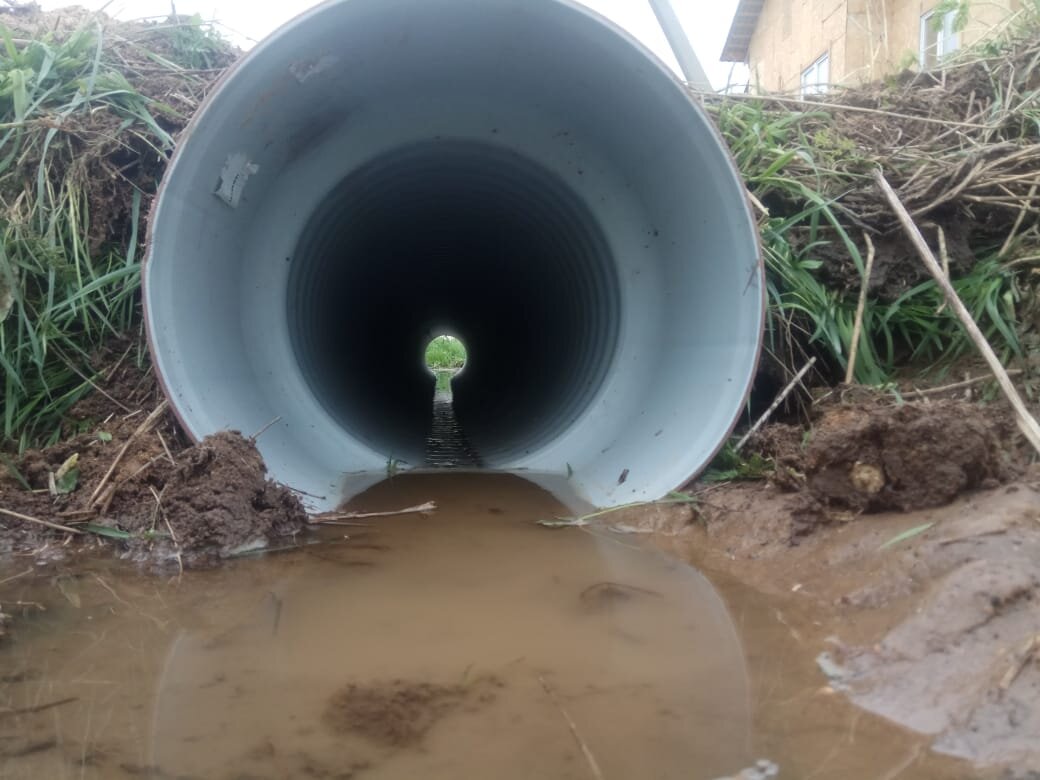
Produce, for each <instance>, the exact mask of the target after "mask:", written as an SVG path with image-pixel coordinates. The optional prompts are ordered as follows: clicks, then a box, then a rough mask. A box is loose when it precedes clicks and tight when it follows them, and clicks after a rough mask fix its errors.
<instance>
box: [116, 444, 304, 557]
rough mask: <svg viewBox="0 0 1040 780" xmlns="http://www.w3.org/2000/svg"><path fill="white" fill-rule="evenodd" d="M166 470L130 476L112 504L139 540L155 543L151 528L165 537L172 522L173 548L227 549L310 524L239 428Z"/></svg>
mask: <svg viewBox="0 0 1040 780" xmlns="http://www.w3.org/2000/svg"><path fill="white" fill-rule="evenodd" d="M166 465H169V464H168V462H166ZM161 472H162V473H159V474H156V473H155V472H153V473H152V476H151V477H148V478H145V479H143V480H133V481H131V483H130V484H128V485H127V487H126V488H125V489H123V490H122V491H120V493H119V494H118V496H117V497H116V498H115V499H114V500H113V502H112V504H111V505H110V507H109V510H108V516H109V517H110V518H112V519H111V520H109V521H108V522H112V523H113V525H114V526H116V527H118V528H120V529H122V530H125V531H127V532H129V533H130V534H132V536H133V537H134V539H135V541H136V544H137V546H141V545H142V544H151V543H152V540H150V539H148V536H149V535H151V536H154V535H155V534H156V533H158V534H159V536H160V537H161V536H162V530H163V528H164V527H165V528H166V529H167V531H168V533H169V534H170V538H169V539H168V540H166V541H167V542H168V544H166V545H164V547H166V548H167V551H168V552H169V553H173V554H176V552H177V551H208V552H216V553H218V554H220V555H227V554H229V553H234V552H236V551H241V550H246V549H251V548H262V547H265V546H267V543H268V541H269V540H271V539H276V538H282V537H288V536H292V535H294V534H297V533H299V532H300V531H301V530H303V529H304V528H305V527H306V525H307V515H306V513H305V512H304V511H303V507H302V506H301V505H300V501H299V499H298V498H297V497H296V496H295V495H294V494H293V493H292V492H290V491H289V490H288V488H285V487H283V486H282V485H278V484H276V483H274V482H272V481H271V480H269V479H267V478H266V472H267V469H266V467H265V466H264V462H263V459H262V458H261V457H260V453H259V452H258V451H257V449H256V445H255V444H254V442H252V441H250V440H249V439H245V438H243V437H242V435H241V434H239V433H237V432H235V431H222V432H221V433H217V434H215V435H213V436H208V437H206V438H205V439H203V440H202V442H200V443H199V444H198V445H196V446H194V447H191V448H189V449H187V450H185V451H184V452H183V453H181V454H180V455H179V456H178V458H177V460H176V465H175V466H171V467H170V468H169V469H166V468H163V469H162V470H161Z"/></svg>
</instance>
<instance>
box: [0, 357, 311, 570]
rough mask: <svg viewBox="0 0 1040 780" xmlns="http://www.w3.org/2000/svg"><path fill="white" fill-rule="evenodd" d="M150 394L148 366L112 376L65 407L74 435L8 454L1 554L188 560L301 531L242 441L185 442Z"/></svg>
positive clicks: (299, 511) (1, 497) (290, 505)
mask: <svg viewBox="0 0 1040 780" xmlns="http://www.w3.org/2000/svg"><path fill="white" fill-rule="evenodd" d="M117 368H118V366H117ZM157 395H158V394H157V391H156V389H155V385H154V380H153V378H152V377H151V375H150V374H148V373H141V372H140V371H137V370H136V369H133V368H132V367H131V368H127V369H123V370H120V371H119V372H113V375H112V376H111V377H110V381H109V383H108V386H107V388H102V391H101V392H99V393H97V394H94V395H92V396H90V397H89V398H87V399H85V401H84V402H82V403H81V404H80V405H79V406H77V407H76V408H75V409H74V417H73V421H72V422H71V423H70V424H71V425H73V426H75V427H76V428H78V429H79V430H81V431H83V432H81V433H78V434H76V435H73V436H71V437H70V438H68V439H66V440H65V441H62V442H60V443H58V444H56V445H54V446H51V447H48V448H46V449H43V450H29V451H27V452H26V453H25V454H24V455H23V456H22V457H20V458H8V463H9V465H8V466H7V468H2V469H0V509H2V510H6V513H3V514H0V553H31V554H33V555H35V556H36V557H37V558H38V559H42V560H48V559H53V558H63V557H66V556H69V555H74V554H77V553H81V552H85V551H89V550H92V549H94V548H97V547H101V546H105V547H109V548H112V549H114V550H115V551H116V552H117V553H120V554H124V555H127V556H129V557H131V558H133V559H134V560H137V561H141V562H149V563H158V564H164V563H165V564H170V565H174V566H190V565H196V564H202V563H205V562H207V561H212V560H213V559H219V558H223V557H227V556H229V555H235V554H239V553H242V552H244V551H248V550H250V549H256V548H262V547H264V546H267V545H269V544H271V543H272V542H273V541H274V540H281V539H286V538H292V537H293V536H294V535H296V534H298V533H299V532H301V531H302V530H303V529H304V528H306V526H307V516H306V513H305V512H304V510H303V507H302V505H301V503H300V501H299V499H298V498H297V496H296V495H295V494H293V493H292V492H291V491H289V490H288V489H287V488H285V487H283V486H281V485H278V484H276V483H274V482H272V481H270V480H268V479H267V476H266V467H265V466H264V463H263V459H262V458H261V457H260V454H259V452H258V451H257V449H256V446H255V442H254V441H253V440H252V439H250V438H246V437H243V436H242V435H241V434H239V433H238V432H235V431H224V432H221V433H218V434H216V435H214V436H210V437H208V438H206V439H205V440H203V441H202V442H200V443H198V444H191V443H190V442H189V441H188V440H187V439H186V438H185V437H184V435H183V434H182V433H181V431H180V429H179V428H178V426H177V424H176V422H175V421H174V420H173V417H172V415H171V414H169V413H168V412H167V411H166V405H165V404H164V403H162V402H160V401H159V399H158V397H157ZM73 541H74V542H79V543H78V544H71V543H70V542H73Z"/></svg>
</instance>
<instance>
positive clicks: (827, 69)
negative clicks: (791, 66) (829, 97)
mask: <svg viewBox="0 0 1040 780" xmlns="http://www.w3.org/2000/svg"><path fill="white" fill-rule="evenodd" d="M830 79H831V53H830V52H829V51H828V52H824V53H823V54H822V55H821V56H820V57H817V58H816V60H815V61H814V62H813V63H812V65H810V66H809V67H808V68H806V69H805V70H803V71H802V78H801V81H800V86H801V89H800V90H799V94H800V95H801V96H802V97H803V98H806V97H812V96H813V95H823V94H826V92H827V90H828V89H829V87H830Z"/></svg>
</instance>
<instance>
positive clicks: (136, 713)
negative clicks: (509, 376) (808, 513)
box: [0, 473, 972, 780]
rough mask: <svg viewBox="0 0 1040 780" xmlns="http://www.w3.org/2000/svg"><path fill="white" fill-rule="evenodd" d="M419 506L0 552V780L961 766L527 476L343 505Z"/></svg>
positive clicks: (476, 478) (746, 614) (450, 478)
mask: <svg viewBox="0 0 1040 780" xmlns="http://www.w3.org/2000/svg"><path fill="white" fill-rule="evenodd" d="M430 500H433V501H436V502H437V504H438V510H437V511H436V512H435V513H433V514H431V515H428V516H406V517H391V518H385V519H380V520H372V521H368V522H369V525H366V526H338V527H329V528H325V529H323V530H322V532H321V535H320V537H319V538H320V541H321V543H309V544H307V545H306V546H304V547H302V548H301V549H299V550H296V551H291V552H284V553H280V554H268V555H265V556H263V557H258V558H255V559H243V560H239V561H235V562H233V563H231V564H228V565H226V566H224V567H222V568H220V569H217V570H212V571H204V572H192V573H188V574H185V575H184V576H182V577H167V578H156V577H154V576H149V575H144V574H140V573H136V572H134V571H133V570H131V569H130V568H129V567H128V566H127V565H126V564H113V563H112V562H110V561H101V560H97V561H93V562H88V563H86V564H85V563H84V562H82V561H77V562H76V564H75V566H74V567H73V566H69V568H68V570H67V571H63V570H62V569H61V568H60V567H58V568H48V569H47V570H45V571H40V572H35V573H28V574H24V576H19V575H22V574H23V572H25V571H30V572H31V571H32V569H33V567H32V565H31V563H30V562H26V561H17V560H16V561H13V562H7V563H4V564H3V565H0V582H3V581H4V580H5V579H7V578H9V577H16V579H13V580H10V581H8V582H6V583H5V584H3V585H0V600H2V603H3V605H4V611H6V612H9V613H10V612H15V613H16V616H17V618H18V619H17V622H16V623H15V625H14V626H13V629H12V633H11V635H10V636H8V637H6V638H5V639H4V640H3V642H0V684H2V691H0V776H2V777H25V778H30V777H32V778H52V777H53V778H62V777H69V778H73V777H75V778H80V777H83V778H120V777H151V778H169V777H192V778H286V777H317V778H372V779H373V780H377V779H379V778H430V779H431V780H438V779H439V778H453V779H454V778H470V777H472V778H484V777H495V778H507V779H508V778H533V777H538V778H543V777H544V778H585V779H587V778H596V777H597V776H602V777H604V778H608V779H609V780H613V779H614V778H651V777H653V778H686V779H688V780H690V779H692V780H699V779H701V778H704V779H705V780H710V778H714V777H718V776H721V775H726V774H733V773H736V772H737V771H739V770H740V769H741V768H743V767H746V766H749V765H751V764H753V763H754V761H755V760H756V759H759V758H763V757H765V758H769V759H771V760H773V761H775V762H776V763H777V764H779V765H780V766H781V775H780V776H781V777H791V778H808V777H816V778H828V777H829V778H860V777H861V778H876V777H889V778H895V777H905V778H911V777H912V778H934V779H937V778H954V777H969V776H972V775H971V774H970V773H966V772H964V771H963V770H961V769H960V767H959V765H956V764H953V763H951V762H944V761H939V760H936V759H932V758H930V757H929V755H928V753H927V751H926V750H925V749H924V748H923V745H924V742H923V741H922V740H920V739H919V738H916V737H914V736H912V735H909V734H906V733H905V732H901V731H898V730H897V729H895V728H894V727H891V726H887V725H886V724H884V723H883V722H881V721H878V720H876V719H871V718H869V717H868V716H860V715H859V714H858V713H857V711H855V710H854V709H853V708H851V707H850V706H848V705H846V704H843V703H842V702H841V701H840V700H839V698H838V697H832V696H826V695H821V694H820V689H821V687H822V686H823V685H824V684H825V680H823V678H822V676H821V675H819V673H818V672H816V671H815V670H814V668H813V664H812V655H811V653H807V652H806V648H805V647H804V645H803V643H802V641H796V640H794V639H793V638H792V637H791V636H790V633H791V631H792V630H793V629H790V628H789V626H788V623H787V620H785V619H784V617H783V616H782V615H781V616H780V620H777V616H776V615H775V614H774V611H773V610H772V609H771V608H770V607H769V605H768V604H765V603H763V602H762V600H761V599H756V598H754V597H752V596H751V595H750V594H748V593H747V592H745V591H743V590H742V589H741V588H740V586H738V585H737V584H735V583H723V591H722V592H723V594H724V596H725V600H724V598H723V597H721V596H720V595H719V593H718V592H717V591H716V590H715V589H714V588H713V587H712V586H711V585H710V584H709V582H708V581H707V580H706V579H705V578H703V577H702V576H701V575H700V574H698V573H697V572H696V571H695V570H693V569H692V568H690V567H688V566H686V565H684V564H681V563H678V562H676V561H674V560H672V559H669V558H667V557H664V556H663V555H660V554H657V553H654V552H651V551H649V550H646V549H642V548H641V547H639V546H638V545H637V542H636V540H634V539H633V538H632V537H624V536H622V537H619V536H612V535H598V534H591V533H587V532H584V531H582V530H579V529H566V530H559V531H551V530H547V529H545V528H542V527H540V526H537V525H535V524H534V523H533V521H534V520H537V519H539V518H544V517H550V516H553V515H558V514H562V513H566V511H567V510H566V509H564V508H563V507H562V506H561V505H559V503H558V502H557V501H556V500H555V499H553V498H552V497H551V496H550V495H549V494H548V493H545V492H544V491H542V490H540V489H539V488H537V487H535V486H534V485H532V484H530V483H527V482H524V481H522V480H520V479H517V478H515V477H506V476H495V475H486V474H485V475H467V474H458V473H449V474H443V473H442V474H428V475H405V476H400V477H395V478H394V479H392V480H390V481H387V482H384V483H382V484H380V485H377V486H376V487H374V488H372V489H371V490H369V491H368V492H367V493H365V494H363V495H362V496H359V497H358V498H357V499H356V500H355V501H354V502H353V508H357V509H361V510H364V511H385V510H393V509H398V508H401V507H404V506H410V505H414V504H418V503H422V502H425V501H430ZM308 541H309V542H315V541H317V540H308ZM18 601H20V602H22V604H21V605H20V606H18V605H15V606H12V604H13V602H18ZM31 602H38V604H39V605H40V606H42V607H44V608H45V611H43V610H41V609H39V608H38V607H37V606H36V605H34V604H33V603H31ZM727 607H728V609H727ZM789 619H790V620H794V616H789ZM802 619H803V620H804V619H809V618H806V617H805V616H802ZM749 642H750V646H749ZM597 773H599V774H597Z"/></svg>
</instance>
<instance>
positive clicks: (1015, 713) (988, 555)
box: [606, 471, 1040, 778]
mask: <svg viewBox="0 0 1040 780" xmlns="http://www.w3.org/2000/svg"><path fill="white" fill-rule="evenodd" d="M802 509H803V506H802V503H801V500H800V498H799V497H794V498H793V497H792V496H790V495H787V494H785V493H783V492H782V491H781V490H780V489H778V488H777V487H775V486H767V485H761V484H743V485H728V486H725V487H721V488H718V489H715V490H711V491H709V492H707V493H705V494H702V500H701V502H700V503H699V505H697V506H696V508H692V509H691V508H681V509H669V510H662V509H657V510H654V511H652V512H628V513H625V515H624V516H621V517H616V518H614V519H613V520H612V521H609V522H608V523H606V524H607V525H608V526H609V525H611V524H614V525H615V526H616V525H621V526H622V527H624V528H625V529H626V530H629V531H631V530H640V531H646V532H648V534H649V535H650V538H652V539H653V541H654V543H655V544H656V545H658V546H660V547H662V548H663V549H665V550H666V551H668V552H669V553H670V554H672V555H676V556H678V557H680V558H682V559H683V560H686V561H689V562H690V563H692V564H693V565H695V566H697V567H698V568H700V569H701V570H702V571H705V572H706V573H707V574H708V575H709V577H710V578H711V579H712V580H713V581H716V582H718V581H719V580H720V579H723V580H725V579H730V578H732V579H735V580H737V581H739V582H740V583H741V584H742V585H744V586H747V587H750V588H751V589H752V590H753V591H754V592H757V593H759V594H761V595H762V596H763V597H764V598H768V600H769V603H770V604H772V605H774V610H775V611H774V619H775V620H776V621H777V622H778V623H779V624H781V625H782V626H783V628H784V630H785V631H787V632H788V633H789V634H790V635H791V637H792V639H793V640H794V642H795V644H796V645H798V646H799V647H800V648H801V651H800V652H801V655H802V663H804V664H805V665H816V666H817V674H818V680H819V688H818V690H817V692H816V694H814V696H813V697H811V698H812V699H813V700H814V701H813V702H811V706H821V703H822V701H823V700H825V699H826V698H828V697H831V696H835V695H841V696H846V697H848V699H849V700H850V701H852V702H854V703H855V704H856V705H858V706H860V707H862V708H864V709H865V710H867V711H869V712H872V713H875V714H877V715H880V716H882V717H883V718H885V719H887V720H890V721H892V722H894V723H898V724H900V725H903V726H906V727H908V728H911V729H913V730H915V731H917V732H919V733H921V734H925V735H929V736H930V737H931V738H932V739H931V747H932V749H933V750H935V751H937V752H939V753H943V754H947V755H950V756H955V757H959V758H963V759H966V760H968V761H971V762H973V763H975V764H977V766H978V769H977V772H978V775H977V776H985V777H1002V778H1027V777H1028V778H1032V777H1035V776H1036V774H1035V773H1036V772H1040V745H1038V744H1037V742H1036V734H1037V733H1038V732H1040V641H1038V637H1040V571H1038V569H1037V565H1036V561H1037V560H1040V471H1033V472H1031V473H1030V474H1029V475H1027V476H1026V478H1025V479H1023V480H1021V481H1019V482H1016V483H1014V484H1011V485H1006V486H1001V487H997V488H992V489H988V490H979V491H976V492H973V493H970V494H968V495H965V496H962V497H961V498H959V499H957V500H956V501H954V502H953V503H951V504H949V505H947V506H943V507H938V508H932V509H928V510H918V511H914V512H908V513H898V512H881V513H876V514H873V515H869V516H861V517H859V518H858V519H855V520H853V519H852V518H851V517H849V518H846V519H844V520H838V519H834V518H832V519H831V521H830V522H829V523H827V524H825V525H819V526H816V527H815V529H814V531H813V532H812V533H809V534H807V533H806V532H805V523H804V520H803V518H802V516H801V514H800V513H801V512H802ZM803 704H804V702H803ZM974 771H975V770H973V772H974ZM1031 773H1032V774H1031ZM907 776H912V775H907ZM965 776H968V775H965ZM972 776H975V775H972Z"/></svg>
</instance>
